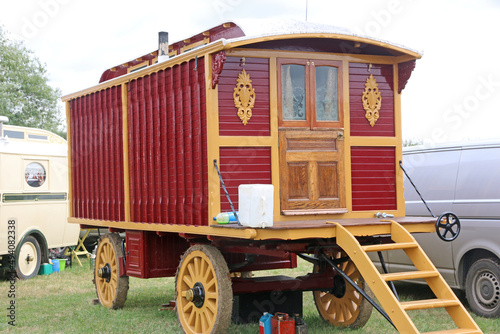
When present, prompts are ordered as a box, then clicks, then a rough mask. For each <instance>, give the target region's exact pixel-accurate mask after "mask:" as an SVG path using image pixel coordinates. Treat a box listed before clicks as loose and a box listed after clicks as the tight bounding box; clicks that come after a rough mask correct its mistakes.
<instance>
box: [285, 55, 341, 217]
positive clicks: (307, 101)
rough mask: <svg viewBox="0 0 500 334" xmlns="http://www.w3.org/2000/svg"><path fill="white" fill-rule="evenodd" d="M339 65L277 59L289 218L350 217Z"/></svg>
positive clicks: (314, 61) (304, 60) (338, 63)
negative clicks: (314, 215)
mask: <svg viewBox="0 0 500 334" xmlns="http://www.w3.org/2000/svg"><path fill="white" fill-rule="evenodd" d="M340 65H341V64H340V62H335V61H323V60H307V59H278V94H279V98H278V101H279V102H278V106H279V119H278V121H279V146H280V198H281V212H282V213H283V214H284V215H305V214H334V213H345V212H347V210H346V209H345V194H344V166H343V156H344V155H343V151H344V149H343V147H344V145H343V144H344V142H343V140H342V138H343V137H342V136H343V129H342V125H343V124H342V123H343V122H342V89H341V87H342V82H341V80H342V70H341V69H342V67H341V66H340Z"/></svg>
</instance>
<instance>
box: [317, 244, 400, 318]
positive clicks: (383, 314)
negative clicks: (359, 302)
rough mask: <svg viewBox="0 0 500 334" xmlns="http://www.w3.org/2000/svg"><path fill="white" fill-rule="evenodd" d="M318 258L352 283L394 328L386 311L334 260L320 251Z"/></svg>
mask: <svg viewBox="0 0 500 334" xmlns="http://www.w3.org/2000/svg"><path fill="white" fill-rule="evenodd" d="M320 258H321V259H323V260H325V261H326V262H327V263H328V264H329V265H331V266H332V268H333V270H335V271H336V272H337V273H339V275H340V276H342V278H343V279H344V280H345V281H347V282H348V283H349V284H351V285H352V287H353V288H354V289H355V290H356V291H357V292H359V294H361V295H362V296H363V298H365V299H366V300H367V301H368V302H369V303H370V304H372V306H373V307H374V308H375V309H376V310H377V311H378V312H379V313H380V314H382V316H383V317H384V318H385V319H386V320H387V321H389V323H390V324H391V325H392V326H393V327H394V328H396V326H394V323H393V322H392V320H391V318H389V316H388V315H387V313H385V311H384V310H383V309H382V308H381V307H380V306H379V305H378V304H377V303H375V301H374V300H373V299H371V298H370V297H369V296H368V295H367V294H366V293H365V292H364V291H363V289H361V288H360V287H359V286H358V285H357V284H356V283H355V282H354V281H353V280H352V279H351V278H350V277H349V276H347V274H346V273H345V272H343V271H342V270H341V269H340V268H339V267H337V265H336V264H335V262H334V261H333V260H332V259H330V257H328V256H327V255H325V254H324V253H321V254H320Z"/></svg>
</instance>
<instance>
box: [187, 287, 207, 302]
mask: <svg viewBox="0 0 500 334" xmlns="http://www.w3.org/2000/svg"><path fill="white" fill-rule="evenodd" d="M186 299H187V300H188V301H190V302H193V304H194V305H195V306H196V307H198V308H200V307H202V306H203V303H204V302H205V289H203V284H201V283H200V282H197V283H196V284H195V285H194V286H193V287H192V288H191V289H189V290H188V291H186Z"/></svg>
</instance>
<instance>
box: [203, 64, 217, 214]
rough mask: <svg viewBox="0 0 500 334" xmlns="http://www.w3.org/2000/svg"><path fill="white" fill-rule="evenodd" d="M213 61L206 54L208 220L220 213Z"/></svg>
mask: <svg viewBox="0 0 500 334" xmlns="http://www.w3.org/2000/svg"><path fill="white" fill-rule="evenodd" d="M212 62H213V57H212V56H211V55H210V54H206V55H205V82H206V84H205V94H206V99H207V103H206V108H207V111H206V112H207V138H208V139H207V157H208V161H207V163H208V217H207V219H208V221H210V222H211V221H212V220H211V219H210V218H211V217H215V216H217V214H219V213H220V181H219V177H218V175H217V171H216V170H215V166H214V159H216V160H217V164H219V165H220V157H219V85H217V86H215V89H212Z"/></svg>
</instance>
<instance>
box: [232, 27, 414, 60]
mask: <svg viewBox="0 0 500 334" xmlns="http://www.w3.org/2000/svg"><path fill="white" fill-rule="evenodd" d="M299 38H327V39H340V40H343V41H353V42H360V43H365V44H370V45H376V46H380V47H382V48H385V49H389V50H393V51H396V52H400V53H403V55H409V56H411V57H413V58H417V59H420V58H421V57H422V56H421V55H420V54H419V53H417V52H415V51H412V50H408V49H405V48H402V47H400V46H396V45H392V44H389V43H386V42H382V41H376V40H373V39H369V38H365V37H360V36H350V35H344V34H334V33H302V34H284V35H273V36H262V37H257V38H249V39H242V40H238V41H234V42H229V43H227V44H226V46H225V49H232V48H237V47H242V46H244V45H248V44H253V43H259V42H267V41H270V40H273V41H276V40H283V39H299Z"/></svg>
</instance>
